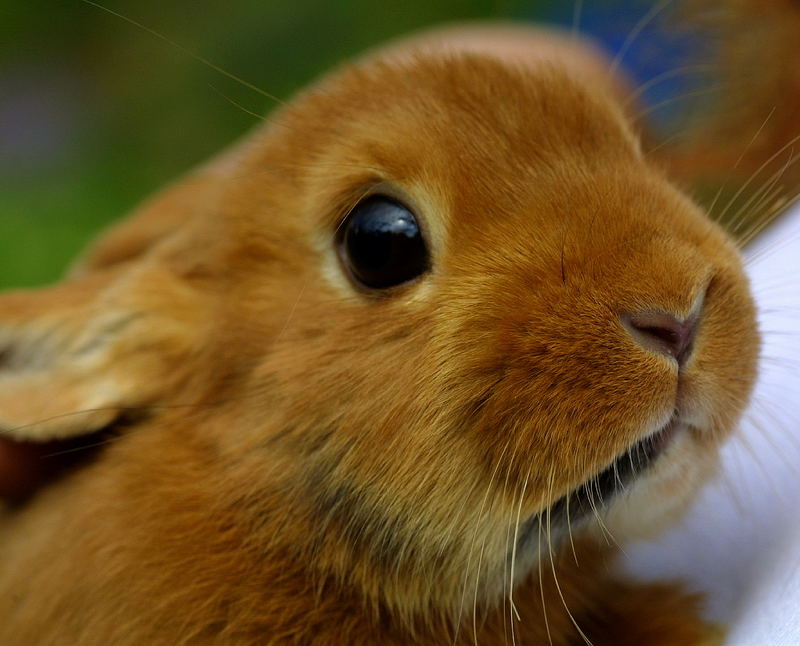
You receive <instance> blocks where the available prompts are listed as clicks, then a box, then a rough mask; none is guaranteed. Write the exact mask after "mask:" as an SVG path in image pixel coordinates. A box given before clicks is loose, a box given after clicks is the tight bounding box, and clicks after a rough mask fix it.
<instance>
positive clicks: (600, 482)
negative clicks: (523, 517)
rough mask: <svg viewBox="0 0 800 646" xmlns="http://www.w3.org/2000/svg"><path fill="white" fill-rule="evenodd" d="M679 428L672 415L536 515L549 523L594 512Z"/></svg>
mask: <svg viewBox="0 0 800 646" xmlns="http://www.w3.org/2000/svg"><path fill="white" fill-rule="evenodd" d="M682 428H683V424H682V422H681V420H680V419H679V418H677V417H673V418H672V419H671V420H670V421H669V422H668V423H667V424H665V425H664V426H663V427H662V428H661V429H659V430H658V431H655V432H654V433H651V434H650V435H647V436H646V437H643V438H642V439H640V440H638V441H637V442H635V443H634V444H632V445H631V446H629V447H628V448H627V450H625V451H624V452H623V453H621V454H620V455H619V456H617V458H615V459H614V461H613V462H612V463H611V464H609V465H608V466H607V467H606V468H604V469H603V470H602V471H600V472H598V473H597V474H596V475H594V476H593V477H592V478H590V479H589V480H587V481H586V482H584V483H583V484H581V485H579V486H578V487H576V488H575V489H573V490H572V491H571V492H569V493H568V494H566V495H564V496H562V497H561V498H559V499H558V500H557V501H556V502H555V503H554V504H553V505H551V506H550V507H549V508H548V509H547V510H545V511H543V512H540V514H538V516H544V517H545V518H546V517H548V516H549V517H550V519H551V520H550V522H551V523H552V522H554V521H555V522H559V521H560V522H563V523H564V524H565V525H566V524H567V523H568V522H570V523H571V522H573V521H575V520H578V519H580V518H582V517H585V516H587V515H588V514H590V513H597V511H598V510H599V509H600V508H602V507H604V506H606V505H607V504H608V503H609V501H610V500H611V499H612V498H614V496H616V494H618V493H619V492H620V491H624V490H625V488H626V487H627V486H628V485H629V484H630V483H631V482H633V481H634V480H635V479H636V478H637V477H638V476H639V475H641V474H642V473H643V472H644V471H646V470H647V469H648V468H649V467H650V466H652V464H653V463H654V462H655V461H656V460H657V459H658V458H659V457H660V456H661V455H662V454H663V453H664V451H665V450H666V449H667V447H668V446H669V445H670V444H671V442H672V439H673V438H674V437H675V435H676V434H677V433H678V432H680V430H681V429H682Z"/></svg>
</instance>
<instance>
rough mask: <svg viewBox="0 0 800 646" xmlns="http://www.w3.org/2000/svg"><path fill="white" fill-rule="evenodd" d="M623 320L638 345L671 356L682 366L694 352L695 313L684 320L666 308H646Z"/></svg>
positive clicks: (624, 316) (627, 315)
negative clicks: (658, 309) (662, 310)
mask: <svg viewBox="0 0 800 646" xmlns="http://www.w3.org/2000/svg"><path fill="white" fill-rule="evenodd" d="M622 323H623V325H625V328H626V329H627V330H628V333H629V334H630V335H631V336H632V337H633V339H634V341H636V342H637V343H638V344H639V345H641V346H642V347H643V348H645V349H646V350H650V351H651V352H658V353H660V354H665V355H667V356H669V357H672V358H673V359H675V360H676V361H677V362H678V365H679V366H683V365H684V364H685V363H686V360H687V359H688V358H689V356H690V355H691V353H692V346H693V345H694V333H695V329H696V323H697V319H696V317H694V316H690V317H689V318H687V319H686V320H684V321H681V320H679V319H678V318H677V317H675V316H673V315H672V314H667V313H666V312H659V311H656V310H644V311H641V312H634V313H633V314H624V315H623V316H622Z"/></svg>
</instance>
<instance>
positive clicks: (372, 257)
mask: <svg viewBox="0 0 800 646" xmlns="http://www.w3.org/2000/svg"><path fill="white" fill-rule="evenodd" d="M339 252H340V255H341V258H342V262H343V263H344V264H345V266H346V267H347V268H348V269H349V271H350V274H351V276H352V277H353V279H354V280H355V281H356V282H357V283H359V284H360V285H361V286H363V287H366V288H368V289H389V288H390V287H395V286H397V285H402V284H403V283H406V282H408V281H410V280H413V279H414V278H416V277H417V276H420V275H421V274H424V273H425V272H426V271H427V270H428V269H429V266H430V259H429V257H428V249H427V247H426V245H425V241H424V240H423V238H422V232H421V231H420V228H419V224H418V223H417V218H416V217H415V216H414V214H413V213H412V212H411V211H410V210H409V209H408V208H406V207H405V206H403V205H402V204H400V202H397V201H396V200H393V199H391V198H388V197H386V196H383V195H373V196H371V197H369V198H367V199H366V200H364V201H363V202H360V203H359V204H357V205H356V207H355V208H354V209H353V210H352V211H351V212H350V213H349V214H348V216H347V219H346V220H345V221H344V223H343V224H342V227H341V234H340V242H339Z"/></svg>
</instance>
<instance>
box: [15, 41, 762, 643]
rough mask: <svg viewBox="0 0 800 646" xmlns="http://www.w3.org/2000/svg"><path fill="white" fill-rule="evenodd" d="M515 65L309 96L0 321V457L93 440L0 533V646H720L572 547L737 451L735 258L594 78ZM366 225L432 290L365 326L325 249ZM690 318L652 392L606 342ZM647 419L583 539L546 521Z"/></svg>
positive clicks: (341, 75) (528, 57) (692, 621)
mask: <svg viewBox="0 0 800 646" xmlns="http://www.w3.org/2000/svg"><path fill="white" fill-rule="evenodd" d="M470 33H471V34H472V35H470ZM476 34H477V35H481V34H482V35H483V36H485V38H486V40H485V42H483V43H482V44H481V45H480V46H478V47H474V46H471V45H470V46H465V45H464V44H463V42H462V40H461V36H464V35H466V38H465V40H464V42H469V43H475V42H476V41H475V37H476ZM513 34H516V35H512V33H511V32H504V31H503V30H502V29H498V28H491V29H490V28H486V29H478V30H477V31H475V30H473V31H472V32H470V31H469V30H456V31H450V32H440V33H437V34H433V35H429V36H427V37H424V38H423V39H422V40H415V41H413V42H412V44H408V43H406V44H401V45H399V46H394V47H392V48H390V49H388V50H387V51H386V52H379V53H377V54H373V55H371V56H369V57H367V58H366V59H364V60H362V61H361V62H358V63H356V64H353V65H350V66H347V67H345V68H343V69H341V70H339V71H338V72H336V73H335V74H333V75H332V76H330V77H328V78H325V79H323V80H322V81H321V82H320V83H318V84H317V85H316V86H314V87H313V88H312V89H310V90H309V91H307V92H306V93H305V94H303V95H302V96H300V97H298V98H296V99H295V100H294V101H293V102H292V103H291V104H289V105H288V106H287V107H285V108H283V109H281V110H279V111H278V112H277V113H276V114H274V115H273V116H272V117H271V118H270V119H269V121H268V122H267V123H266V124H265V125H264V126H263V127H261V128H260V129H258V130H257V131H256V132H254V133H253V134H252V135H250V136H249V137H248V138H247V139H246V140H245V141H244V142H242V143H241V144H239V145H237V146H236V147H235V148H234V149H232V150H231V151H229V152H227V153H226V154H225V155H224V156H223V157H221V158H220V159H218V160H216V161H214V162H212V163H211V164H209V165H208V166H206V167H204V168H201V169H200V170H198V171H196V172H195V173H193V174H192V175H190V176H189V177H187V178H186V179H184V180H182V181H181V182H180V183H178V184H177V185H175V186H174V187H172V188H170V189H168V190H167V191H165V192H164V193H162V194H161V195H159V196H157V197H156V198H155V199H154V200H152V201H151V202H149V203H148V204H146V205H145V206H144V207H142V209H141V210H140V211H139V212H137V213H136V214H134V215H133V216H132V217H131V218H130V219H128V220H126V221H125V222H123V223H122V224H120V225H119V226H118V227H117V228H115V229H113V230H112V231H110V232H109V233H108V234H106V235H105V236H104V237H103V238H102V239H101V240H100V241H99V242H98V243H97V244H96V245H95V246H94V247H93V248H92V249H91V250H90V251H89V252H88V254H87V255H86V256H85V258H84V259H83V260H82V261H81V262H80V263H79V264H78V266H77V267H76V268H75V270H74V271H73V273H72V275H71V276H70V277H69V278H68V279H67V280H66V281H65V282H64V283H63V284H61V285H58V286H55V287H53V288H50V289H46V290H42V291H37V292H24V293H12V294H9V295H6V296H4V297H3V298H2V300H0V356H1V357H2V359H0V361H2V365H0V432H2V433H4V434H6V435H7V436H9V437H13V438H16V439H18V440H19V439H27V440H34V441H40V442H41V441H46V440H51V439H54V438H63V437H72V436H78V435H83V434H86V433H89V432H92V431H96V430H100V429H104V428H109V427H112V428H114V429H116V430H118V432H119V437H117V438H116V439H115V440H114V441H112V442H109V443H108V444H107V446H105V447H104V449H103V451H102V453H101V454H100V455H99V457H98V459H96V460H95V461H93V462H92V463H91V464H88V465H85V466H83V467H82V468H80V469H77V470H75V471H74V472H71V473H69V474H67V476H66V477H64V478H61V479H60V480H58V481H57V482H56V483H54V484H52V485H50V486H48V487H45V488H44V489H43V490H42V491H40V492H38V493H37V494H36V496H35V497H33V498H32V499H30V500H29V501H28V502H26V503H25V504H22V505H19V506H16V507H14V508H9V509H8V510H7V511H6V513H5V515H4V516H3V517H2V518H0V554H2V559H1V560H0V642H2V643H3V644H8V645H9V646H11V645H15V644H19V645H23V644H24V645H29V644H69V645H71V646H72V645H78V644H160V643H164V644H194V643H209V644H211V643H213V644H228V643H230V644H314V645H318V646H328V645H333V644H382V645H390V644H393V645H396V646H401V645H410V644H447V643H452V644H472V643H474V642H476V641H477V643H480V644H487V645H489V644H504V643H511V642H512V633H513V639H514V640H516V643H520V644H534V645H538V644H547V643H553V644H556V645H566V644H579V643H583V641H584V638H586V639H588V640H590V641H591V643H592V644H595V646H601V645H608V646H611V645H612V644H613V645H614V646H626V645H628V644H630V645H633V644H636V645H643V644H649V645H652V646H656V645H663V646H679V645H680V646H689V645H692V646H701V645H706V644H708V645H710V644H717V643H720V639H721V632H720V631H719V629H717V628H715V627H712V626H708V625H707V624H705V623H704V622H703V620H702V619H701V618H700V614H699V607H700V601H699V599H697V598H695V597H693V596H691V595H689V594H686V593H684V592H682V591H681V589H680V588H679V587H678V586H675V585H667V584H665V585H658V586H640V585H636V584H633V583H628V582H626V581H624V580H621V579H619V578H618V577H617V576H616V575H614V573H613V569H611V568H610V567H609V563H610V562H611V559H612V558H613V552H614V548H613V547H612V546H611V545H612V544H611V543H609V542H608V540H607V539H606V538H605V536H604V535H603V534H604V533H609V534H611V535H613V536H614V538H615V539H616V540H619V541H621V540H624V539H625V538H626V537H629V536H631V535H637V534H641V533H644V532H647V531H651V530H652V529H653V528H654V527H657V526H661V525H664V524H666V523H668V522H670V521H672V520H673V519H674V518H675V517H676V516H677V515H678V514H679V513H680V511H681V509H682V508H683V507H684V506H685V505H686V503H687V502H688V501H689V500H690V499H691V497H692V495H693V494H694V493H695V491H696V490H697V488H698V486H699V485H700V484H701V483H702V482H703V481H704V480H705V479H706V478H707V477H708V476H709V475H710V474H711V473H712V472H713V469H714V465H715V461H716V454H717V449H718V447H719V445H720V443H721V442H722V441H723V440H724V439H725V438H726V437H727V436H728V435H729V434H730V433H731V432H732V431H733V430H734V429H735V427H736V424H737V421H738V418H739V415H740V413H741V412H742V410H743V408H744V406H745V405H746V402H747V398H748V395H749V392H750V389H751V386H752V383H753V379H754V376H755V364H756V357H757V354H758V345H759V342H758V335H757V332H756V325H755V319H754V307H753V303H752V300H751V298H750V295H749V291H748V286H747V282H746V280H745V277H744V274H743V272H742V267H741V262H740V258H739V254H738V250H737V246H736V244H735V243H734V242H732V241H731V240H730V239H729V238H728V236H727V235H726V234H725V233H724V232H723V231H722V229H721V228H720V227H719V226H717V225H716V224H714V223H712V222H711V221H710V220H709V219H708V218H707V217H706V215H705V214H704V212H703V211H702V210H701V209H700V208H699V207H698V206H696V205H695V204H694V203H693V202H692V201H691V200H690V199H689V198H688V197H686V195H685V194H684V193H682V192H681V191H680V190H678V189H677V188H676V187H675V186H674V185H673V184H672V183H671V182H670V180H669V179H668V176H667V175H666V174H665V171H664V165H665V164H666V165H667V167H668V169H669V164H670V163H671V162H675V160H676V159H677V155H676V156H673V157H669V155H667V154H664V153H663V151H662V156H661V157H660V158H658V159H655V158H653V157H648V156H646V155H645V154H643V152H642V149H641V146H640V144H639V141H638V137H637V133H636V132H635V131H634V129H633V128H632V126H631V125H630V121H631V120H630V117H629V116H628V115H626V113H625V110H624V108H623V101H622V100H621V99H620V97H621V96H622V95H623V93H624V88H625V83H624V81H620V80H616V79H612V78H611V77H610V76H609V75H606V74H605V72H604V70H605V69H607V66H606V63H605V62H603V61H601V60H600V59H599V58H598V55H597V54H596V53H595V52H594V51H593V50H592V49H590V48H588V46H586V47H584V46H583V45H580V44H576V43H575V42H573V41H571V40H569V39H567V38H566V37H560V36H558V35H554V34H547V35H546V36H545V35H543V33H542V32H537V31H534V30H530V31H524V30H523V31H520V30H515V31H513ZM498 37H499V40H503V41H504V42H506V43H507V42H508V38H512V37H513V38H520V43H522V45H521V47H522V49H514V50H513V51H511V50H506V49H504V48H503V47H500V46H498V45H497V43H498V42H499V40H498ZM526 38H527V40H526ZM522 41H525V42H524V43H523V42H522ZM493 43H494V44H493ZM525 47H530V50H528V51H527V54H526V50H525ZM467 50H472V51H467ZM415 52H416V53H415ZM534 52H535V53H534ZM592 66H594V67H592ZM598 69H599V70H601V71H600V72H599V73H598V72H596V70H598ZM740 143H741V142H740ZM745 143H746V142H745ZM739 150H740V151H741V147H740V149H739ZM684 152H685V151H684ZM678 167H679V164H678V163H677V162H676V163H675V164H674V165H673V166H672V168H673V169H677V168H678ZM684 169H685V167H684ZM676 174H677V171H676ZM690 177H691V173H688V172H686V173H684V174H683V175H682V176H681V179H682V180H686V179H687V178H690ZM372 193H382V194H388V195H391V196H394V197H396V198H398V199H401V200H402V201H404V202H405V203H406V204H407V205H409V206H410V207H411V208H412V209H413V210H414V211H415V213H416V214H417V216H418V217H419V219H420V222H421V225H422V227H423V229H424V234H425V236H426V240H427V243H428V245H429V248H430V251H431V257H432V270H431V272H430V273H429V274H427V275H425V276H424V277H422V278H421V279H420V280H418V281H416V282H414V283H412V284H409V285H405V286H403V287H401V288H398V289H396V290H394V291H393V292H392V293H391V294H389V295H386V296H382V297H376V296H374V295H371V294H367V293H364V292H363V291H361V290H359V289H357V288H355V287H354V286H353V285H352V283H351V282H350V280H349V279H348V277H347V275H346V273H345V272H344V271H343V270H342V268H341V266H340V263H339V259H338V256H337V252H336V248H335V246H336V245H335V240H336V230H337V227H338V226H340V224H341V222H342V220H343V218H344V217H345V216H346V214H347V213H348V211H349V210H350V209H352V208H353V207H354V205H355V204H356V203H357V202H358V201H359V200H360V199H361V198H362V197H363V196H365V195H368V194H372ZM700 301H702V310H701V314H700V322H699V328H698V332H697V338H696V341H695V347H694V350H693V352H692V354H691V358H690V359H689V361H688V362H687V363H686V365H685V366H684V367H683V368H682V369H681V370H680V372H679V371H678V367H677V364H676V362H674V361H673V360H671V359H670V358H669V357H667V356H664V355H661V354H659V353H654V352H651V351H648V350H646V349H645V348H643V347H641V346H640V345H638V344H637V343H636V342H635V341H634V339H633V338H632V337H631V335H630V334H629V333H628V331H627V330H626V328H625V327H624V326H623V324H622V323H621V320H620V316H621V315H623V314H625V313H629V312H636V311H640V310H650V309H657V310H664V311H667V312H671V313H673V314H674V315H675V316H678V317H684V316H687V315H688V314H689V313H690V311H691V310H692V308H693V307H695V306H696V304H697V303H698V302H700ZM670 419H677V420H678V421H677V422H676V423H675V424H674V426H676V429H677V430H676V432H675V434H674V436H673V437H672V438H671V440H672V441H671V442H669V444H668V445H667V446H666V448H665V450H664V452H663V454H661V455H660V457H658V459H657V460H656V461H655V463H654V464H653V465H652V466H651V467H650V468H649V469H647V470H646V471H645V472H643V473H641V474H640V475H639V476H638V477H637V478H636V479H635V480H633V481H632V482H630V483H626V485H625V487H624V488H623V490H622V491H620V492H619V493H618V494H617V495H616V496H615V497H614V498H613V500H601V499H599V498H597V499H593V500H592V501H591V503H592V507H593V508H595V509H594V511H595V513H596V517H595V514H590V515H589V518H588V519H584V520H577V521H576V523H575V524H574V526H571V525H572V523H569V526H568V524H565V523H564V522H563V518H561V517H560V516H559V517H558V518H556V517H555V509H556V505H557V503H556V501H557V500H559V499H560V498H562V497H563V496H565V495H566V494H568V493H569V492H571V491H573V490H574V489H575V488H576V487H579V486H580V485H581V484H582V483H584V482H586V481H588V480H591V479H592V478H593V477H594V476H595V475H597V474H598V473H599V472H601V471H603V470H604V469H605V468H606V467H607V466H608V465H609V464H611V463H612V462H614V460H615V459H616V458H617V457H619V456H621V455H622V456H624V455H625V454H626V452H627V451H629V450H630V448H631V447H632V446H635V445H636V444H637V442H639V441H640V440H641V439H642V438H643V437H645V436H647V435H649V434H653V433H655V432H656V431H658V430H659V429H661V428H663V427H664V426H665V425H666V424H667V423H668V421H669V420H670ZM0 453H2V450H0ZM0 463H2V460H0ZM551 516H552V517H551ZM548 640H549V641H548Z"/></svg>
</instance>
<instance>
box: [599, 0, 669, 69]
mask: <svg viewBox="0 0 800 646" xmlns="http://www.w3.org/2000/svg"><path fill="white" fill-rule="evenodd" d="M671 3H672V0H661V2H659V3H658V4H656V5H654V6H653V7H651V8H650V11H648V12H647V13H646V14H645V15H644V16H642V17H641V18H640V19H639V21H638V22H637V23H636V24H635V25H634V26H633V28H632V29H631V31H630V32H629V33H628V36H627V38H626V39H625V40H624V41H623V43H622V45H621V46H620V48H619V51H618V52H617V55H616V56H615V57H614V60H613V61H612V62H611V68H610V72H611V75H612V76H613V75H614V74H616V73H617V69H619V66H620V64H621V63H622V60H623V59H624V58H625V55H626V54H627V53H628V50H629V49H630V48H631V45H633V43H634V42H635V41H636V39H637V38H638V37H639V35H640V34H641V33H642V31H643V30H644V29H645V27H647V25H649V24H650V23H651V22H652V21H653V20H654V19H655V18H656V17H657V16H658V14H660V13H661V12H662V11H664V9H666V8H667V7H668V6H669V5H670V4H671Z"/></svg>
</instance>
